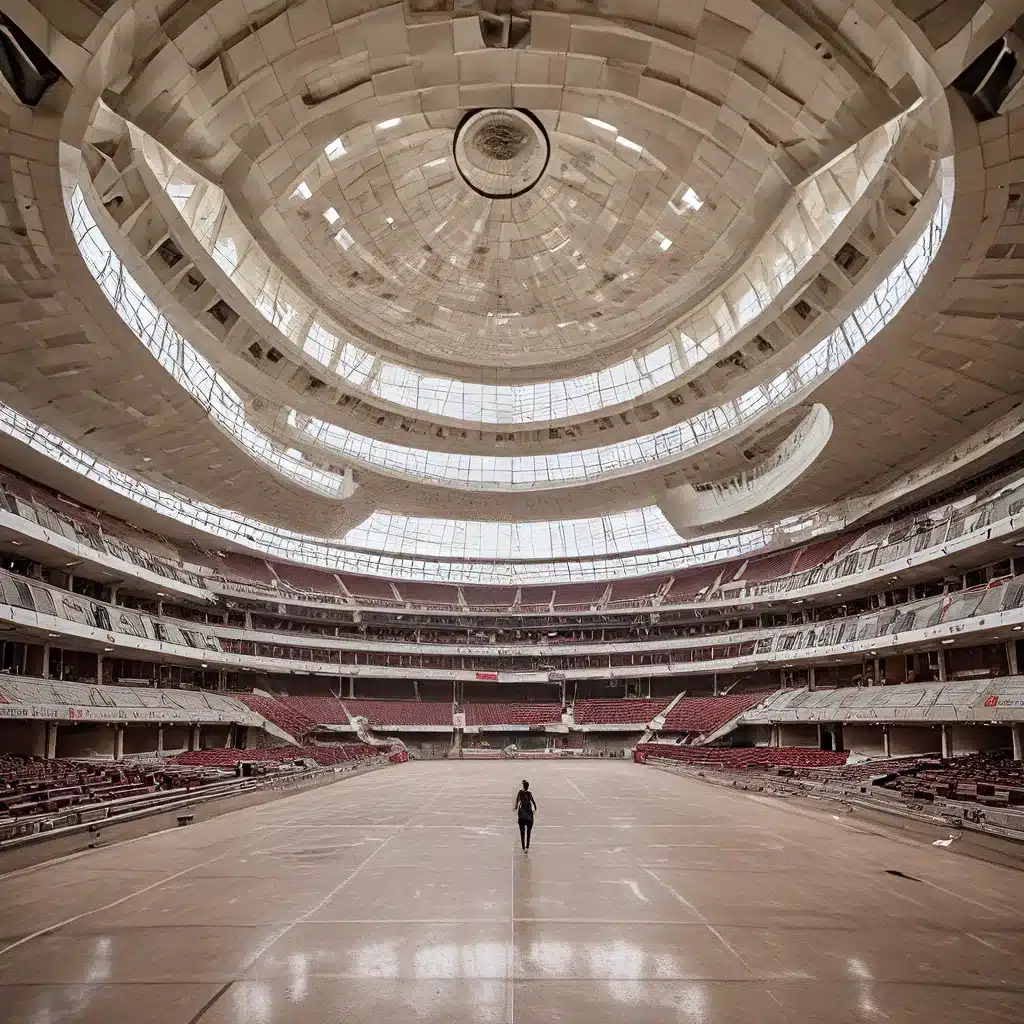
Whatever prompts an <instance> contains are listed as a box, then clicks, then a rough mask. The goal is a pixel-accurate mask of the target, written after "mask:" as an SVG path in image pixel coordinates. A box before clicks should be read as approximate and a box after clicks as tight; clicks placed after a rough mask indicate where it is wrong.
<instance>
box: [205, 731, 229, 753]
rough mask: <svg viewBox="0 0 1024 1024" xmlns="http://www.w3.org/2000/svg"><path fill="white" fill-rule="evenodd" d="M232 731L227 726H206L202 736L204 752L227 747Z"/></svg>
mask: <svg viewBox="0 0 1024 1024" xmlns="http://www.w3.org/2000/svg"><path fill="white" fill-rule="evenodd" d="M230 734H231V729H230V727H229V726H226V725H204V726H203V731H202V733H201V734H200V747H201V748H202V749H203V750H212V749H214V748H217V747H226V746H227V743H228V736H230Z"/></svg>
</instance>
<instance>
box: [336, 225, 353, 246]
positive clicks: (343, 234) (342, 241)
mask: <svg viewBox="0 0 1024 1024" xmlns="http://www.w3.org/2000/svg"><path fill="white" fill-rule="evenodd" d="M334 240H335V241H336V242H337V243H338V245H340V246H341V247H342V249H347V248H349V246H351V245H352V243H353V242H354V241H355V239H354V238H353V237H352V236H351V235H350V234H349V233H348V232H347V231H346V230H345V229H344V228H342V229H341V230H340V231H339V232H338V233H337V234H336V235H335V236H334Z"/></svg>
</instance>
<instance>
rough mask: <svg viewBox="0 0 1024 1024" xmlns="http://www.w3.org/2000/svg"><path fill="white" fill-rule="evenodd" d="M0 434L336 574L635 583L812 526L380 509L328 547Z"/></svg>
mask: <svg viewBox="0 0 1024 1024" xmlns="http://www.w3.org/2000/svg"><path fill="white" fill-rule="evenodd" d="M0 430H3V432H4V433H6V434H8V435H10V436H11V437H14V438H16V439H18V440H19V441H22V442H24V443H25V444H27V445H29V446H30V447H31V448H32V449H33V450H35V451H37V452H40V453H42V454H43V455H46V456H47V457H48V458H51V459H53V460H54V461H55V462H57V463H59V464H60V465H62V466H64V467H66V468H67V469H70V470H73V471H74V472H76V473H79V474H80V475H81V476H83V477H85V478H86V479H88V480H91V481H93V482H94V483H97V484H100V485H101V486H103V487H106V488H108V489H109V490H111V491H114V492H115V493H117V494H120V495H122V496H123V497H126V498H129V499H131V500H132V501H135V502H137V503H138V504H139V505H142V506H144V507H145V508H149V509H153V510H154V511H156V512H160V513H162V514H163V515H166V516H169V517H170V518H172V519H175V520H177V521H178V522H180V523H184V524H186V525H187V526H190V527H192V528H194V529H197V530H201V531H203V532H205V533H207V534H210V535H211V539H214V538H218V537H219V538H222V539H223V540H228V541H233V542H235V543H237V544H241V545H243V546H245V547H247V548H250V549H252V550H255V551H257V552H260V553H262V554H266V555H270V556H274V557H278V558H286V559H289V560H291V561H295V562H301V563H304V564H307V565H313V566H320V567H322V568H325V569H330V570H334V571H342V572H359V573H366V574H370V575H378V576H393V577H395V578H398V579H412V580H430V581H434V582H438V583H442V582H462V583H479V584H499V585H507V586H519V585H526V584H531V583H537V584H542V583H559V582H564V581H570V582H585V581H589V580H604V579H615V578H618V577H622V576H630V577H631V576H640V575H644V574H648V573H655V572H661V571H670V570H673V569H681V568H686V567H691V566H695V565H702V564H705V563H707V562H714V561H718V560H721V559H725V558H730V557H733V556H736V555H741V554H744V553H748V552H749V553H753V552H755V551H759V550H761V549H763V548H764V547H765V546H766V545H768V544H769V543H774V544H785V543H787V540H786V539H785V538H786V535H787V534H790V533H791V534H793V535H803V534H804V533H806V531H807V529H808V528H809V527H810V525H811V523H810V521H809V520H808V519H806V518H793V519H789V520H785V521H784V522H782V523H779V524H776V525H775V526H773V527H769V528H765V529H754V530H745V531H740V532H737V533H735V534H730V535H728V536H724V537H717V538H714V539H710V540H704V541H700V542H698V543H691V544H687V543H685V542H683V541H682V540H681V539H680V538H679V536H678V534H676V533H675V531H674V530H673V529H672V527H671V526H670V525H669V524H668V521H667V520H666V519H665V517H664V516H663V515H662V514H661V512H660V510H659V509H658V508H657V507H655V506H651V507H648V508H642V509H636V510H633V511H631V512H625V513H622V514H619V515H609V516H602V517H600V518H596V519H580V520H558V521H552V522H542V523H479V522H467V521H463V520H453V519H415V518H411V517H408V516H394V515H391V514H390V513H387V512H376V513H374V514H373V515H372V516H371V517H370V518H369V519H368V520H367V521H366V522H365V523H363V524H362V525H361V526H359V527H357V528H356V529H354V530H351V531H350V532H349V533H348V534H347V535H346V536H345V538H344V540H343V541H338V542H333V543H332V542H330V541H324V540H320V539H318V538H313V537H307V536H304V535H302V534H298V533H293V532H291V531H288V530H281V529H275V528H270V527H267V526H265V525H264V524H262V523H259V522H257V521H256V520H254V519H249V518H247V517H246V516H243V515H240V514H238V513H237V512H232V511H230V510H227V509H221V508H217V507H216V506H214V505H209V504H206V503H204V502H198V501H189V500H188V499H185V498H181V497H179V496H177V495H174V494H170V493H168V492H167V491H161V490H159V489H158V488H156V487H153V486H152V485H151V484H147V483H145V482H143V481H141V480H137V479H136V478H134V477H132V476H129V475H128V474H127V473H123V472H121V471H120V470H118V469H114V468H112V467H111V466H108V465H106V464H105V463H103V462H101V461H99V460H98V459H97V458H96V457H95V456H93V455H91V454H90V453H89V452H86V451H84V450H83V449H81V448H79V447H77V446H76V445H74V444H72V443H71V442H70V441H66V440H64V439H63V438H61V437H60V436H58V435H57V434H55V433H53V432H52V431H50V430H47V429H46V428H45V427H42V426H39V425H38V424H36V423H33V422H32V420H30V419H28V418H27V417H25V416H22V415H21V414H20V413H18V412H17V411H15V410H14V409H12V408H10V407H9V406H6V405H3V404H0ZM629 547H632V548H633V549H634V550H633V552H632V553H631V552H630V551H629V550H628V549H629ZM389 548H390V550H388V549H389ZM374 549H377V550H374ZM525 559H550V560H548V561H534V562H530V561H525Z"/></svg>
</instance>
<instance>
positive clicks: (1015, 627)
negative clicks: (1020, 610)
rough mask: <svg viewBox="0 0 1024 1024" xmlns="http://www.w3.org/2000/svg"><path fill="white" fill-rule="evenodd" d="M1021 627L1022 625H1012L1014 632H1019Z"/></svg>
mask: <svg viewBox="0 0 1024 1024" xmlns="http://www.w3.org/2000/svg"><path fill="white" fill-rule="evenodd" d="M1022 629H1024V626H1014V627H1013V632H1014V633H1019V632H1020V631H1021V630H1022Z"/></svg>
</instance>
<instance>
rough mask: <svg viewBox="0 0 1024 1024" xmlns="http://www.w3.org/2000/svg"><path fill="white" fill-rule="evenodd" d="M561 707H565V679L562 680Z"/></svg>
mask: <svg viewBox="0 0 1024 1024" xmlns="http://www.w3.org/2000/svg"><path fill="white" fill-rule="evenodd" d="M562 707H563V708H564V707H565V680H564V679H563V680H562Z"/></svg>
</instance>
